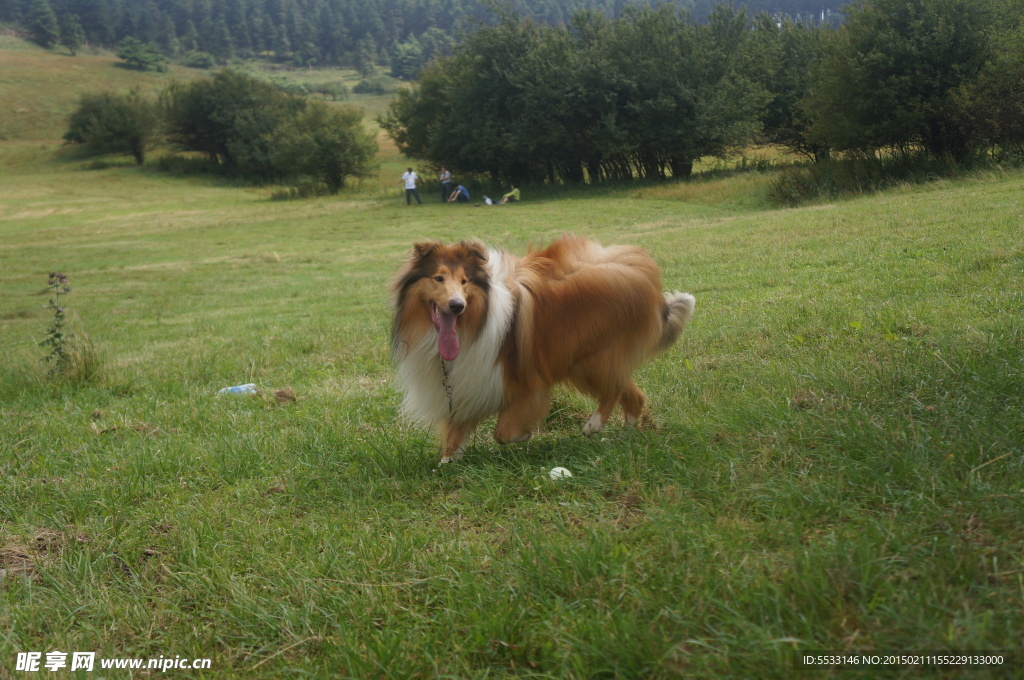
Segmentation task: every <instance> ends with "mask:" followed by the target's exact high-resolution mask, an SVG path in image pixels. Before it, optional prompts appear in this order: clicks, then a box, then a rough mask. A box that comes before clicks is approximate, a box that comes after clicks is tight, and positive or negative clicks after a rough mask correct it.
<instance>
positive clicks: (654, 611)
mask: <svg viewBox="0 0 1024 680" xmlns="http://www.w3.org/2000/svg"><path fill="white" fill-rule="evenodd" d="M12 52H13V51H3V50H0V62H5V60H6V59H7V58H8V56H9V54H11V53H12ZM58 136H59V135H58ZM52 139H53V137H52V136H51V137H31V136H27V137H24V138H21V141H18V140H10V141H5V142H0V291H2V295H0V355H2V356H3V357H4V359H3V362H2V363H0V677H3V678H6V677H14V678H18V677H33V676H34V674H31V673H20V672H18V671H16V670H15V662H16V658H17V654H18V652H26V651H37V652H43V661H45V653H46V652H50V651H53V650H61V651H65V652H71V651H79V652H95V653H96V654H97V661H96V664H97V670H96V671H95V672H94V673H86V672H81V671H80V672H79V673H78V675H77V676H76V677H82V678H87V677H103V676H106V677H117V678H120V677H125V678H127V677H145V676H147V673H148V674H149V675H153V674H159V673H158V672H155V671H148V672H147V671H135V672H134V674H132V672H130V671H127V670H120V671H100V670H99V663H100V661H99V660H100V659H113V658H129V657H132V658H147V659H148V658H158V657H164V658H170V659H173V658H176V657H181V658H186V659H193V658H209V659H210V660H211V668H210V670H207V671H188V670H180V669H175V670H170V671H168V676H174V677H218V678H219V677H228V678H231V677H239V678H241V677H244V678H247V679H249V678H263V677H266V678H270V677H295V676H297V675H303V674H304V675H307V676H311V677H351V678H371V677H372V678H378V677H382V678H413V677H427V678H430V677H446V678H510V677H523V678H552V679H554V678H670V677H680V676H682V677H697V678H722V677H734V678H791V677H807V678H811V677H835V678H854V677H866V678H867V677H872V678H873V677H928V678H932V677H941V678H962V677H971V678H1010V677H1021V675H1022V674H1024V644H1022V636H1021V631H1022V630H1024V552H1022V550H1024V416H1022V415H1021V414H1022V413H1024V389H1022V378H1024V332H1022V319H1024V230H1022V229H1024V195H1022V193H1021V184H1022V181H1024V174H1022V173H1020V172H1010V173H995V172H992V173H988V174H985V175H975V176H971V177H965V178H960V179H957V180H955V181H953V180H943V181H936V182H934V183H931V184H928V185H923V186H916V187H905V188H902V189H899V190H895V191H891V192H888V193H885V194H879V195H876V196H872V197H867V198H860V199H857V200H851V201H847V202H843V203H836V204H820V205H815V206H812V207H808V208H803V209H792V210H769V209H765V208H764V201H763V200H762V198H761V197H763V192H764V188H765V186H766V183H767V181H768V179H767V177H766V176H762V175H756V174H752V175H739V176H736V177H732V178H726V179H717V180H713V181H705V182H701V181H694V182H691V183H683V184H666V185H662V186H657V185H655V186H646V187H643V188H639V189H637V188H630V189H626V188H619V189H601V188H598V189H590V190H587V189H580V190H577V191H565V192H550V193H544V194H541V195H540V197H538V192H534V193H533V195H531V191H530V188H529V187H526V188H524V198H525V201H524V202H523V203H522V204H520V205H515V206H501V207H486V206H481V207H476V206H473V205H468V206H467V205H463V206H447V205H441V204H440V202H439V200H438V199H437V198H436V197H434V196H433V195H432V193H431V192H424V200H425V205H423V206H415V205H414V206H412V207H407V206H405V204H404V200H403V199H402V198H401V195H400V190H399V186H398V183H397V180H396V181H395V182H394V183H391V182H390V176H389V174H387V173H385V174H382V177H381V178H380V180H379V181H378V180H367V181H365V182H364V183H363V184H362V185H360V186H356V187H353V188H352V189H351V190H348V191H347V192H343V193H342V194H341V195H339V196H336V197H332V198H324V199H316V200H307V201H272V200H270V197H271V195H272V193H273V188H272V187H264V188H245V187H241V188H239V187H235V186H229V185H228V184H225V183H223V182H219V181H217V180H212V179H209V178H189V177H176V176H167V175H162V174H160V173H159V172H156V171H154V170H152V169H150V168H149V167H143V168H134V167H130V166H129V165H128V164H127V163H126V164H123V165H122V164H119V163H116V162H115V163H112V164H110V165H109V166H103V165H97V164H90V163H88V162H86V161H80V160H73V159H71V158H70V157H68V156H67V155H66V154H63V153H61V152H59V150H58V144H57V143H56V142H54V141H52ZM384 154H385V158H384V160H385V162H386V163H390V164H393V165H394V166H396V167H399V166H400V165H401V163H402V161H401V159H400V158H399V157H398V156H397V155H396V154H395V153H394V151H393V149H391V150H390V151H388V150H385V152H384ZM89 168H99V169H89ZM382 172H384V171H382ZM388 172H390V170H388ZM563 232H577V233H582V234H586V235H589V236H592V237H594V238H597V239H598V240H600V241H602V242H605V243H632V244H637V245H641V246H644V247H646V248H648V249H649V250H650V252H651V253H652V254H653V256H654V257H655V259H656V260H657V261H658V262H659V263H660V265H661V267H662V269H663V276H664V280H665V286H666V288H668V289H680V290H686V291H689V292H691V293H693V294H694V295H696V297H697V312H696V314H695V316H694V320H693V322H692V323H691V325H690V328H689V329H688V330H687V332H686V333H685V334H684V336H683V337H682V339H681V341H680V342H679V343H678V345H677V346H676V347H675V348H674V349H673V350H671V351H670V352H669V353H667V354H666V355H664V356H662V357H660V358H658V359H657V360H655V361H653V362H651V363H649V364H648V365H647V366H645V367H644V368H643V369H641V370H640V371H639V373H638V376H637V381H638V384H639V385H640V387H641V388H642V389H643V390H644V391H645V392H646V393H647V396H648V398H649V403H650V406H651V410H652V413H653V416H654V419H655V421H656V423H657V428H656V429H650V430H639V431H637V430H631V429H627V428H625V427H624V426H622V425H621V423H620V421H619V420H618V419H616V421H615V422H614V423H613V424H612V425H610V426H609V427H608V428H607V429H606V430H605V431H603V432H602V433H601V434H600V435H598V436H596V437H594V438H592V439H587V438H584V437H583V436H582V435H581V434H580V432H579V431H580V428H581V426H582V424H583V421H584V419H585V416H586V414H587V413H588V412H589V410H590V409H591V405H590V404H589V403H588V402H587V400H585V399H583V398H582V397H580V396H578V395H575V394H573V393H570V392H568V391H563V392H560V393H559V394H558V395H557V397H556V399H555V407H554V409H553V412H552V415H551V417H550V418H549V419H548V421H547V422H546V424H545V426H544V428H543V431H542V433H541V434H540V436H538V437H536V438H535V439H534V440H533V441H531V442H529V443H527V444H521V445H514V446H510V447H507V448H501V447H498V446H497V445H495V444H494V443H493V442H492V441H491V439H490V437H489V431H488V429H487V428H486V427H485V428H483V429H482V430H481V432H480V433H479V434H478V435H477V436H476V438H475V439H474V440H473V442H472V445H471V447H470V449H469V451H468V452H467V455H466V457H465V459H464V460H463V461H462V462H460V463H458V464H455V465H449V466H446V467H444V468H441V469H437V468H436V463H437V460H438V457H439V456H438V451H437V447H436V444H435V442H434V440H433V437H432V434H431V433H429V432H426V431H423V430H421V429H418V428H416V427H413V426H410V425H408V424H406V423H404V422H403V421H402V420H401V418H400V417H399V413H398V410H397V407H398V403H399V395H398V393H397V390H396V385H395V382H394V370H393V366H392V364H391V361H390V357H389V348H388V333H389V316H390V312H389V307H388V300H387V297H388V286H389V283H390V279H391V276H392V275H393V273H394V271H395V270H396V269H397V267H398V265H399V263H400V262H401V260H402V258H403V257H404V255H405V253H406V251H407V249H408V248H409V247H410V245H411V244H412V243H413V242H414V241H415V240H417V239H422V238H441V239H445V240H455V239H462V238H467V237H479V238H481V239H483V240H485V241H486V242H488V243H489V244H492V245H496V246H502V247H506V248H509V249H513V250H517V251H521V250H522V249H524V248H525V247H526V246H527V245H528V244H531V243H532V244H536V245H541V244H543V243H545V242H546V241H548V240H550V239H551V238H553V237H554V236H556V235H558V234H560V233H563ZM51 271H62V272H64V273H66V274H67V275H68V276H69V279H70V285H71V286H72V289H73V290H72V292H71V294H70V295H68V296H67V298H66V300H65V303H66V307H67V309H68V310H69V313H70V315H71V316H72V319H73V326H74V329H75V330H76V332H77V333H78V336H79V341H81V340H82V339H83V338H87V339H88V342H89V343H90V344H91V347H92V348H93V349H92V358H91V365H90V366H91V369H92V372H91V373H90V375H89V376H88V377H87V378H84V377H82V376H80V375H79V376H78V377H71V378H69V377H60V376H52V375H50V374H49V373H48V369H47V366H46V365H45V364H44V363H43V361H42V357H43V355H44V351H43V349H42V348H40V347H39V346H38V343H39V342H40V341H41V340H42V339H43V338H44V337H45V336H46V329H47V328H48V326H49V323H50V319H51V318H52V312H51V311H50V310H47V309H45V308H44V305H45V304H46V301H47V299H48V298H47V295H46V290H45V287H46V281H47V275H48V273H49V272H51ZM247 382H254V383H256V384H257V385H258V386H259V387H260V389H261V391H262V394H261V395H259V396H218V395H217V390H218V389H219V388H221V387H225V386H228V385H235V384H240V383H247ZM278 390H281V391H283V392H282V398H281V400H279V399H278V398H276V397H275V391H278ZM290 395H294V397H295V399H294V400H292V399H291V398H290ZM554 466H563V467H566V468H568V469H570V470H571V471H572V472H573V474H574V476H573V477H572V478H571V479H569V480H565V481H562V482H552V481H550V480H549V479H548V477H547V475H546V471H547V470H549V469H550V468H551V467H554ZM808 650H862V651H872V652H874V651H878V652H881V651H901V650H902V651H910V650H932V651H940V650H973V651H979V652H997V651H1001V652H1005V653H1007V659H1008V661H1009V659H1010V658H1011V656H1012V658H1013V661H1012V663H1009V662H1008V663H1007V664H1005V665H1004V666H1002V667H976V668H974V669H971V670H964V669H961V668H951V667H947V668H937V667H934V666H932V667H917V668H914V667H901V668H898V669H894V668H889V669H879V668H878V667H870V668H869V667H864V666H860V667H857V668H846V669H843V670H825V669H818V670H809V671H805V670H797V669H795V668H794V663H793V660H794V655H795V654H797V653H800V652H806V651H808ZM1014 655H1015V656H1014ZM69 658H70V657H69ZM41 672H43V673H46V674H47V675H49V672H48V671H45V670H43V671H41Z"/></svg>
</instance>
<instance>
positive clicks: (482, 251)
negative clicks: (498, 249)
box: [462, 241, 487, 262]
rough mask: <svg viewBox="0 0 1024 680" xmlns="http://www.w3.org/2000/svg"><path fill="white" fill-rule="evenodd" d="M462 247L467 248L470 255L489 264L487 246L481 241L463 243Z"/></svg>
mask: <svg viewBox="0 0 1024 680" xmlns="http://www.w3.org/2000/svg"><path fill="white" fill-rule="evenodd" d="M462 245H463V246H465V247H466V249H467V250H468V251H469V253H470V255H473V256H474V257H476V258H477V259H478V260H480V261H481V262H487V246H485V245H484V244H483V243H480V241H463V242H462Z"/></svg>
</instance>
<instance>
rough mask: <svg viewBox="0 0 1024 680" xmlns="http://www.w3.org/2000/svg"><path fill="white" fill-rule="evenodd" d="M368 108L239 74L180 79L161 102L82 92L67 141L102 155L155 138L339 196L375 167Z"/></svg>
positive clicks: (138, 147) (141, 155)
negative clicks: (311, 183) (334, 102)
mask: <svg viewBox="0 0 1024 680" xmlns="http://www.w3.org/2000/svg"><path fill="white" fill-rule="evenodd" d="M362 119H363V113H362V111H361V110H360V109H356V108H354V107H350V106H330V105H328V104H326V103H324V102H321V101H315V100H309V99H306V98H305V97H301V96H296V95H291V94H288V93H285V92H282V91H280V90H279V89H277V88H275V87H274V86H273V85H271V84H270V83H266V82H263V81H260V80H257V79H254V78H252V77H250V76H247V75H244V74H241V73H237V72H234V71H229V70H225V71H221V72H219V73H217V74H215V75H214V76H212V77H210V78H202V79H198V80H194V81H191V82H189V83H184V84H182V83H175V84H173V85H171V86H170V87H168V88H167V89H166V90H165V91H164V92H163V93H161V95H160V97H159V98H158V99H157V100H149V99H146V98H145V97H143V96H141V95H140V94H139V93H138V92H135V91H133V92H130V93H128V94H117V93H109V92H105V93H98V94H87V95H84V96H83V97H82V98H81V100H80V102H79V104H78V106H77V108H76V109H75V111H74V113H73V114H72V115H71V118H70V120H69V124H68V131H67V132H66V133H65V135H64V139H65V140H66V141H68V142H70V143H73V144H82V145H84V146H85V147H86V148H88V149H90V150H91V151H94V152H96V153H104V154H123V155H130V156H132V157H133V158H134V159H135V161H136V162H137V163H138V164H140V165H141V164H142V163H143V162H144V161H145V155H146V152H147V151H148V149H149V148H150V147H151V146H152V144H153V142H154V141H155V140H157V139H159V138H163V139H164V140H166V141H167V142H169V143H170V144H171V145H172V146H173V147H174V148H175V149H178V150H180V151H186V152H193V153H198V154H200V155H202V156H203V157H205V158H206V159H207V160H208V161H209V162H211V163H213V164H215V165H216V166H218V167H220V168H222V169H223V170H224V171H225V172H228V173H232V174H237V175H239V176H243V177H248V178H252V179H258V180H279V179H283V178H287V177H293V176H307V177H310V178H312V179H313V180H314V181H316V182H320V183H322V184H323V185H324V186H325V188H326V190H327V191H328V192H329V193H337V192H338V191H340V190H341V188H342V187H343V186H344V184H345V181H346V179H348V178H349V177H364V176H368V175H369V174H371V173H372V172H373V170H374V169H375V155H376V153H377V143H376V141H375V139H374V137H373V135H372V134H370V133H369V132H367V131H366V129H365V128H364V126H363V124H362Z"/></svg>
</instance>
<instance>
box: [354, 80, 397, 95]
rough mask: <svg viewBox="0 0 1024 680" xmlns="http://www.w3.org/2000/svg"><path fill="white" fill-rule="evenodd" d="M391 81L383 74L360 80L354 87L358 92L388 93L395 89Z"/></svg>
mask: <svg viewBox="0 0 1024 680" xmlns="http://www.w3.org/2000/svg"><path fill="white" fill-rule="evenodd" d="M394 89H395V88H394V87H392V85H391V83H390V81H388V79H387V78H385V77H383V76H375V77H373V78H366V79H364V80H360V81H359V82H358V83H356V84H355V86H354V87H353V88H352V91H353V92H355V93H356V94H387V93H389V92H391V91H392V90H394Z"/></svg>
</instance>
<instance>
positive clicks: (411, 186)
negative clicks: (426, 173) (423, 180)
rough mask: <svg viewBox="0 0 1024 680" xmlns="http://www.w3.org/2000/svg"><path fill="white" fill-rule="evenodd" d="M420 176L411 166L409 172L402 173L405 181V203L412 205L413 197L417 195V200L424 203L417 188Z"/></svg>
mask: <svg viewBox="0 0 1024 680" xmlns="http://www.w3.org/2000/svg"><path fill="white" fill-rule="evenodd" d="M419 180H420V176H419V175H417V174H416V173H415V172H413V171H412V168H409V170H408V172H406V173H405V174H404V175H402V181H403V182H405V204H406V205H412V197H413V196H415V197H416V202H417V203H419V204H420V205H423V201H421V200H420V192H419V189H417V188H416V183H417V182H419Z"/></svg>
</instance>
